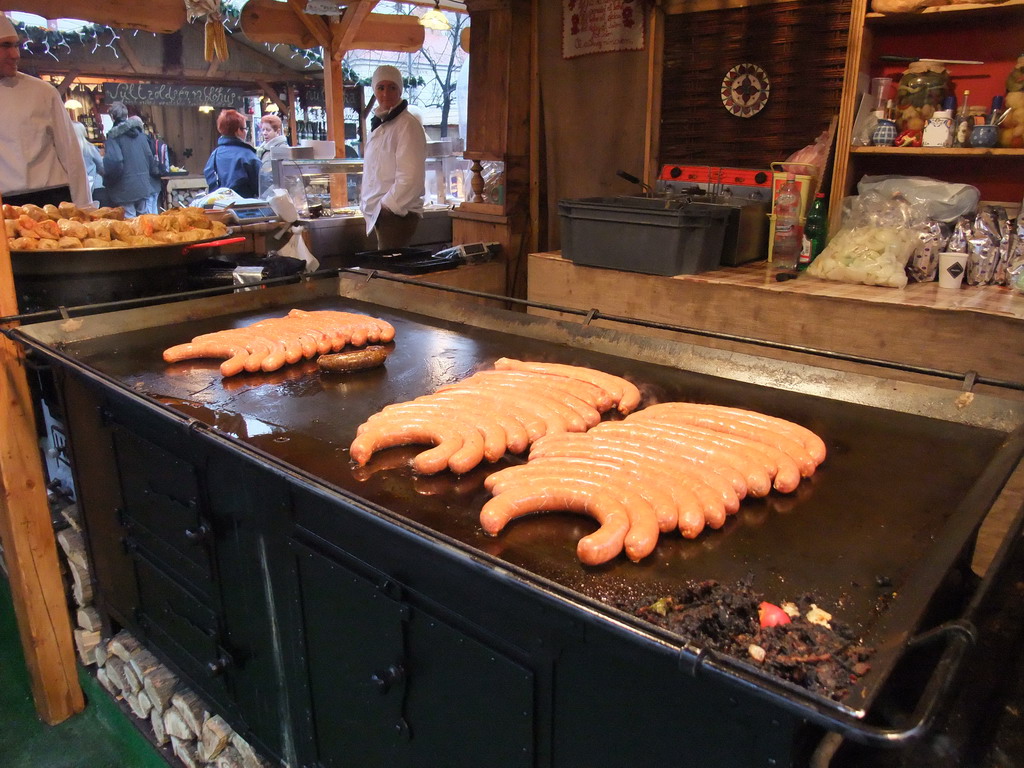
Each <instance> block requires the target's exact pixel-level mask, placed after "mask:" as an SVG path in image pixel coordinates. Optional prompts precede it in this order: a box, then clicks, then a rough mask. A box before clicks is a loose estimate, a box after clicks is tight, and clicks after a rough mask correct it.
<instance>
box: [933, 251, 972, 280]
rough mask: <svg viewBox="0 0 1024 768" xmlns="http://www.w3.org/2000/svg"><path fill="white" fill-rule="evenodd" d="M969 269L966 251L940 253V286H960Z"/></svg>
mask: <svg viewBox="0 0 1024 768" xmlns="http://www.w3.org/2000/svg"><path fill="white" fill-rule="evenodd" d="M966 271H967V254H966V253H940V254H939V287H940V288H959V287H960V284H961V283H962V282H963V281H964V272H966Z"/></svg>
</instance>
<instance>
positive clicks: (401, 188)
mask: <svg viewBox="0 0 1024 768" xmlns="http://www.w3.org/2000/svg"><path fill="white" fill-rule="evenodd" d="M426 167H427V134H426V132H425V131H424V130H423V124H422V123H420V121H419V118H418V117H416V115H414V114H412V113H411V112H410V111H409V109H408V107H407V108H406V109H405V111H404V112H402V113H401V114H399V115H398V117H396V118H394V119H393V120H389V121H388V122H386V123H382V124H381V125H379V126H377V129H376V130H374V131H370V136H369V138H368V139H367V141H366V155H365V156H364V158H363V185H362V189H361V191H360V193H359V207H360V209H361V210H362V212H363V216H364V217H365V218H366V233H367V234H369V233H370V231H371V230H372V229H373V227H374V225H375V224H376V223H377V216H378V215H380V209H381V207H382V206H383V207H384V208H387V209H388V210H389V211H391V212H392V213H394V214H397V215H399V216H405V215H406V214H409V213H423V196H424V195H425V194H426V191H427V190H426Z"/></svg>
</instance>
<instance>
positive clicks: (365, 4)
mask: <svg viewBox="0 0 1024 768" xmlns="http://www.w3.org/2000/svg"><path fill="white" fill-rule="evenodd" d="M376 6H377V0H351V1H350V2H349V4H348V6H347V7H346V8H345V13H344V14H342V16H341V18H340V19H337V18H336V19H333V20H332V22H331V46H330V48H329V50H330V52H331V56H332V57H333V58H335V59H337V60H338V61H341V59H342V58H343V57H344V55H345V53H346V52H347V51H349V50H351V49H352V48H354V47H355V46H354V45H353V43H354V42H355V40H356V39H357V35H358V33H359V29H360V27H362V26H363V22H365V21H366V19H367V18H368V17H369V16H370V14H371V13H372V12H373V9H374V8H375V7H376Z"/></svg>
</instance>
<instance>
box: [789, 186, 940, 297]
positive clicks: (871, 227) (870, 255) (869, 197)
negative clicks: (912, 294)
mask: <svg viewBox="0 0 1024 768" xmlns="http://www.w3.org/2000/svg"><path fill="white" fill-rule="evenodd" d="M926 218H927V217H925V216H924V215H923V212H922V209H921V207H920V206H915V205H913V204H911V203H910V202H909V201H908V200H907V199H906V198H904V197H903V196H901V195H892V196H888V197H886V196H885V195H882V194H879V193H877V192H870V193H867V194H864V195H859V196H858V197H857V199H856V200H854V201H853V203H852V208H851V213H850V216H849V217H848V219H847V222H846V223H845V225H844V227H843V228H842V229H841V230H840V231H839V233H838V234H836V236H835V237H834V238H832V240H831V241H830V242H829V244H828V245H827V246H825V249H824V250H823V251H822V252H821V254H820V255H819V256H818V258H816V259H815V260H814V261H813V262H811V266H809V267H808V268H807V274H808V275H811V276H812V277H820V278H822V279H824V280H834V281H837V282H842V283H861V284H863V285H882V286H888V287H891V288H903V287H905V286H906V284H907V271H906V267H907V262H908V261H909V260H910V257H911V255H912V254H913V253H914V250H915V249H916V248H917V245H918V243H919V242H920V238H919V237H918V234H917V232H916V231H915V229H914V225H915V224H922V223H923V222H924V221H926Z"/></svg>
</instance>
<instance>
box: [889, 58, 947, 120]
mask: <svg viewBox="0 0 1024 768" xmlns="http://www.w3.org/2000/svg"><path fill="white" fill-rule="evenodd" d="M949 93H950V80H949V72H948V71H947V70H946V65H945V64H943V63H942V62H941V61H915V62H913V63H912V64H910V65H909V66H908V67H907V69H906V71H905V72H904V73H903V77H901V78H900V84H899V87H898V88H897V91H896V124H897V127H898V128H899V130H900V131H921V130H923V129H924V126H925V124H926V123H927V122H928V120H929V119H931V116H932V115H933V114H935V112H937V111H938V110H940V109H942V102H943V100H944V99H945V98H946V96H947V95H948V94H949Z"/></svg>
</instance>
